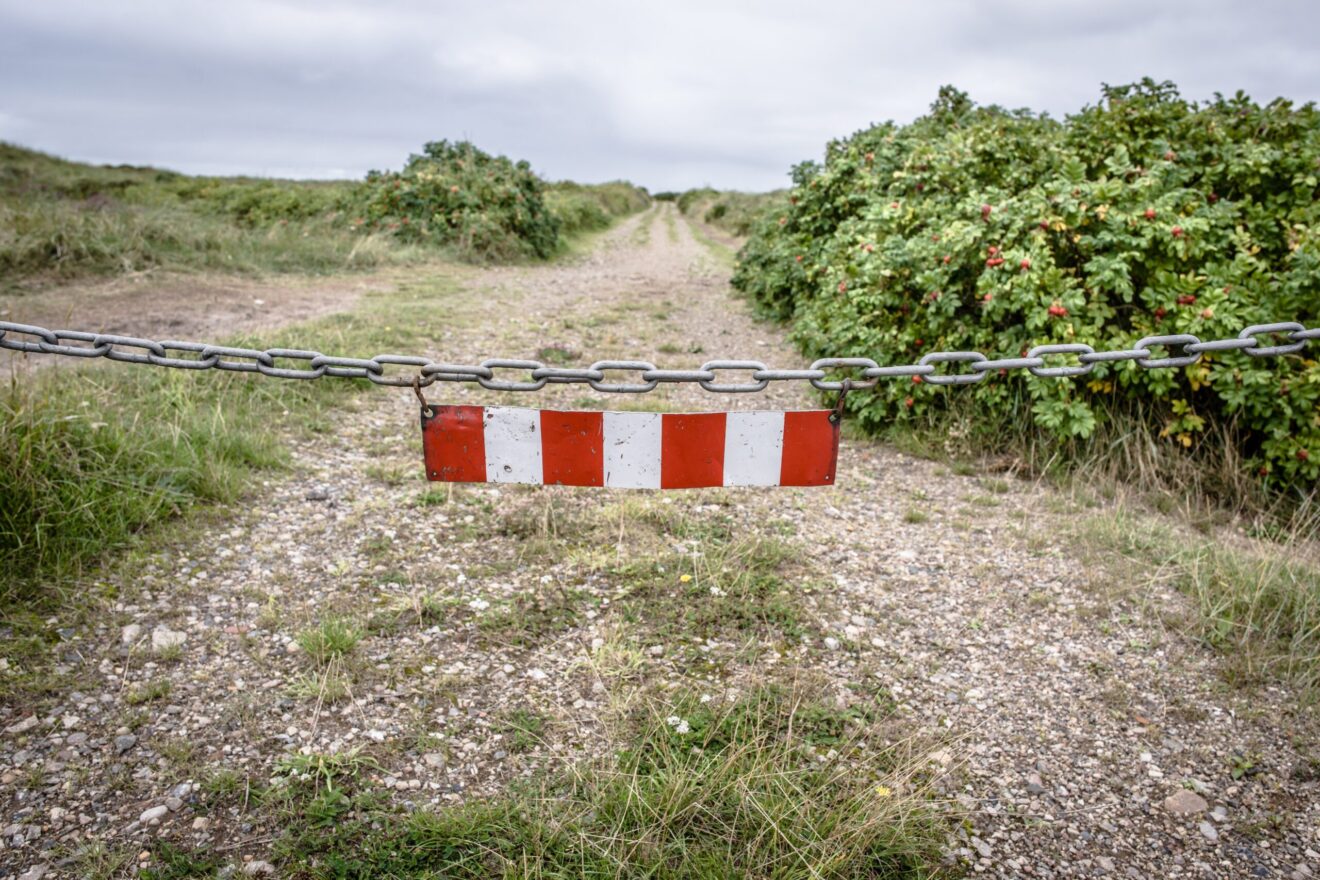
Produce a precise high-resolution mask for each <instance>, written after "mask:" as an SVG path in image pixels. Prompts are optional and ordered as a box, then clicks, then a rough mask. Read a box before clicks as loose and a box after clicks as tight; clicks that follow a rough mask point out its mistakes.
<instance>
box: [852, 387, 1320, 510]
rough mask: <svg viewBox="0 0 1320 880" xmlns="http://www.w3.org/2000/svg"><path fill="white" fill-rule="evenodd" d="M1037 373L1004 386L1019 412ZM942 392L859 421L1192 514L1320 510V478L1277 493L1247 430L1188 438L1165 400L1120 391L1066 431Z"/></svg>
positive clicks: (1224, 428)
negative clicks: (1090, 428)
mask: <svg viewBox="0 0 1320 880" xmlns="http://www.w3.org/2000/svg"><path fill="white" fill-rule="evenodd" d="M1030 381H1031V380H1029V379H1026V378H1025V377H1020V381H1016V382H1010V383H1008V384H1007V385H1006V386H1005V391H1004V393H1005V394H1008V395H1015V396H1016V397H1017V398H1018V399H1017V402H1016V410H1017V411H1018V412H1027V411H1029V410H1030V407H1031V406H1032V402H1033V401H1032V397H1031V394H1030V387H1029V385H1028V383H1029V382H1030ZM944 395H945V397H946V402H945V404H944V405H943V406H942V407H939V408H932V409H930V410H927V411H926V412H925V413H924V414H922V415H919V416H910V417H909V418H907V419H905V420H901V421H884V420H880V419H877V418H874V416H873V414H871V413H869V412H868V411H866V410H865V409H862V408H861V407H860V406H859V407H858V409H861V411H860V412H858V413H857V414H856V416H857V421H858V422H859V423H860V426H861V427H862V428H863V429H865V430H866V431H867V432H869V433H874V434H878V435H879V436H881V437H882V438H884V439H885V440H887V441H889V442H891V443H893V444H895V445H896V446H898V447H899V448H900V449H903V450H904V451H906V452H909V453H912V454H917V455H920V456H923V457H932V456H933V457H944V456H949V457H956V458H982V457H984V458H1000V459H1001V460H1006V461H1007V465H1006V466H1007V467H1008V468H1010V469H1013V470H1016V471H1019V472H1021V473H1026V474H1036V475H1045V476H1048V477H1051V478H1054V479H1058V480H1060V481H1062V482H1065V483H1066V482H1069V481H1072V480H1082V481H1085V482H1086V483H1088V484H1090V485H1092V486H1095V485H1102V484H1103V485H1111V486H1115V487H1116V486H1119V485H1126V486H1130V487H1139V488H1140V491H1141V492H1142V493H1144V494H1145V495H1146V496H1147V497H1148V498H1149V499H1151V502H1152V504H1154V505H1156V506H1158V507H1159V508H1160V509H1161V510H1163V511H1168V510H1171V509H1174V508H1177V509H1179V510H1181V511H1182V512H1183V513H1184V514H1186V515H1187V516H1188V517H1189V518H1191V519H1204V518H1206V517H1215V516H1242V517H1246V518H1247V519H1249V520H1250V521H1252V523H1253V524H1254V525H1255V526H1256V527H1257V528H1266V527H1269V528H1275V529H1280V528H1281V529H1283V530H1284V531H1290V530H1292V529H1293V528H1294V524H1295V523H1296V522H1304V521H1305V520H1306V519H1307V518H1308V517H1310V516H1312V515H1313V514H1314V512H1315V510H1316V501H1317V500H1318V499H1320V496H1317V487H1316V486H1314V485H1305V484H1298V485H1295V486H1293V487H1291V488H1290V489H1289V490H1287V491H1284V492H1276V491H1270V490H1267V489H1266V488H1265V487H1264V486H1263V485H1262V484H1261V483H1260V481H1259V480H1256V479H1254V478H1253V477H1252V475H1251V474H1250V473H1248V472H1246V471H1245V468H1244V467H1243V465H1242V460H1241V457H1240V455H1239V454H1238V453H1237V452H1236V450H1240V449H1242V448H1243V446H1244V445H1245V441H1244V439H1243V437H1242V436H1241V434H1242V433H1244V432H1241V426H1239V425H1237V424H1235V423H1232V422H1228V423H1220V424H1216V425H1213V426H1210V427H1209V428H1207V430H1206V431H1204V432H1203V433H1202V434H1200V435H1198V436H1197V437H1196V438H1195V440H1194V441H1193V443H1192V445H1191V446H1190V447H1184V446H1182V445H1180V444H1177V442H1176V441H1175V440H1174V439H1172V438H1168V437H1162V436H1160V433H1159V431H1158V430H1157V429H1155V428H1153V427H1152V425H1156V424H1159V423H1160V422H1161V420H1162V418H1163V411H1162V410H1161V409H1159V408H1158V407H1157V406H1155V405H1153V404H1151V403H1149V402H1145V401H1142V400H1137V399H1131V400H1126V401H1118V400H1114V401H1110V402H1108V403H1102V404H1098V405H1097V406H1096V407H1095V412H1096V416H1097V420H1098V424H1097V427H1096V430H1095V433H1094V434H1093V435H1092V436H1090V437H1087V438H1070V439H1061V438H1059V437H1057V436H1055V435H1053V434H1051V433H1049V432H1047V431H1045V430H1043V429H1041V428H1040V427H1039V426H1037V425H1035V424H1033V423H1032V422H1031V420H1030V419H1026V418H1017V419H1007V418H995V417H994V416H993V414H991V415H987V414H986V413H985V411H984V410H983V409H980V408H978V407H977V405H976V404H975V402H974V401H973V400H972V399H971V397H970V396H969V395H966V394H963V393H961V392H960V391H959V390H958V389H957V388H950V389H946V390H945V391H944ZM848 402H849V404H863V403H864V401H863V400H857V401H853V400H850V401H848ZM850 408H852V407H851V406H850ZM845 424H847V423H845Z"/></svg>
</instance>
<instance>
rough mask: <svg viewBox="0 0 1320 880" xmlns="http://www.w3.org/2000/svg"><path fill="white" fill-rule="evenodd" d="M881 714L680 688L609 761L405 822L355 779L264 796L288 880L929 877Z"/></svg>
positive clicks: (931, 818) (907, 770)
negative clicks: (707, 697)
mask: <svg viewBox="0 0 1320 880" xmlns="http://www.w3.org/2000/svg"><path fill="white" fill-rule="evenodd" d="M886 711H887V710H886V708H885V707H884V706H883V705H882V704H880V703H874V702H873V703H869V704H865V703H864V704H861V705H857V706H853V707H849V708H840V707H839V706H838V705H836V704H835V703H834V701H833V700H832V699H828V698H825V697H824V696H823V695H822V694H819V693H812V692H810V690H808V689H807V688H805V687H802V686H777V685H767V686H762V687H759V688H754V689H752V691H751V692H750V693H749V694H748V695H747V696H745V697H743V698H742V699H740V700H738V701H737V702H733V703H725V704H720V705H719V707H718V708H711V707H710V705H708V704H703V703H701V702H699V700H698V699H697V698H696V697H695V696H694V695H688V696H682V697H680V698H679V699H678V700H677V701H676V702H672V703H669V704H667V705H665V704H660V703H654V704H652V705H651V706H649V707H648V708H647V709H645V710H643V711H642V712H640V713H639V714H638V716H637V717H635V718H633V719H631V720H630V721H628V722H626V723H625V724H624V725H623V727H624V730H623V731H622V733H621V735H620V737H619V739H620V742H619V749H618V751H617V753H616V754H614V755H612V756H610V757H607V758H603V759H601V760H599V761H594V762H590V763H587V764H584V765H579V766H577V767H573V768H570V769H569V770H567V771H565V772H563V773H561V774H559V775H557V776H554V777H551V778H546V779H543V780H540V781H539V782H536V783H531V784H523V785H521V786H515V787H514V789H513V790H512V791H510V792H508V793H506V794H504V795H501V796H498V797H495V798H493V799H489V800H473V801H469V802H468V803H466V804H464V805H461V806H454V807H447V808H439V809H433V810H431V809H423V810H413V811H410V812H408V813H407V814H401V813H400V812H399V811H397V810H395V809H393V808H390V807H388V806H385V805H384V804H383V803H382V802H381V801H380V800H379V799H376V798H375V797H374V795H373V792H372V791H371V790H370V789H369V788H366V787H365V786H363V785H362V784H361V783H360V781H359V780H358V779H357V778H356V776H355V775H354V774H352V773H351V772H350V773H347V774H343V775H340V776H337V777H336V778H334V779H325V780H323V779H314V780H313V782H312V783H311V784H309V783H308V782H307V781H295V782H294V783H293V784H292V785H290V786H285V787H284V788H283V789H282V790H281V791H280V793H279V794H276V795H275V796H273V797H267V798H265V801H266V803H267V804H268V805H270V807H271V809H272V811H273V812H274V813H275V814H276V816H277V817H278V819H277V821H278V824H279V826H280V828H281V829H282V832H283V837H282V838H281V839H280V840H279V842H278V843H277V845H276V849H275V851H276V854H277V860H278V861H279V862H280V863H281V866H282V868H283V870H285V871H286V872H287V874H288V876H295V877H315V878H319V877H337V878H366V877H423V876H425V877H447V878H453V880H462V878H472V880H477V878H487V877H504V878H548V877H592V878H601V880H604V878H644V877H648V878H694V880H702V878H711V880H714V878H729V877H775V878H780V880H797V878H802V880H808V878H811V880H816V878H823V877H829V878H858V880H861V878H868V880H887V878H888V880H893V878H921V877H929V876H933V875H935V874H936V873H938V871H937V866H938V864H939V861H940V848H941V844H942V843H943V842H944V840H945V835H946V834H947V831H948V828H947V827H946V826H945V825H944V824H943V822H942V821H941V820H940V819H939V818H938V817H937V815H936V813H935V811H934V810H933V809H932V808H931V807H930V806H928V805H927V803H926V800H927V798H928V797H929V792H928V790H927V786H926V784H925V783H924V782H923V781H922V779H921V777H920V775H919V769H918V765H917V764H916V763H915V762H911V761H910V760H909V759H908V756H907V755H906V754H905V752H904V748H903V747H902V746H893V745H886V744H885V743H886V742H887V738H886V735H885V729H884V721H885V716H886ZM305 779H306V776H305V775H304V776H303V777H300V780H305ZM327 812H330V813H332V814H333V815H332V816H330V817H329V818H330V821H326V819H327V816H326V813H327Z"/></svg>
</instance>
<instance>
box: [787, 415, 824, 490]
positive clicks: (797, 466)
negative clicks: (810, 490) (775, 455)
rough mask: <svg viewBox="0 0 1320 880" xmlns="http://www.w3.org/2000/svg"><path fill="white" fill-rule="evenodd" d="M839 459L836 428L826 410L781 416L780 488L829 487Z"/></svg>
mask: <svg viewBox="0 0 1320 880" xmlns="http://www.w3.org/2000/svg"><path fill="white" fill-rule="evenodd" d="M838 458H839V426H838V424H837V423H835V422H831V421H830V412H829V411H828V410H818V411H813V412H786V413H784V457H783V459H782V460H781V462H780V465H779V485H781V486H831V485H833V484H834V467H835V464H836V463H837V461H838Z"/></svg>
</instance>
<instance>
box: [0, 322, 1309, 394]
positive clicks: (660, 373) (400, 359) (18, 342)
mask: <svg viewBox="0 0 1320 880" xmlns="http://www.w3.org/2000/svg"><path fill="white" fill-rule="evenodd" d="M1268 336H1278V337H1283V338H1284V339H1286V340H1288V341H1287V342H1286V343H1281V344H1275V345H1264V344H1262V339H1263V338H1264V337H1268ZM21 337H32V338H30V339H24V338H21ZM1317 340H1320V328H1314V327H1313V328H1311V329H1307V328H1306V327H1304V326H1302V325H1301V324H1299V323H1297V322H1296V321H1284V322H1279V323H1274V324H1254V325H1252V326H1250V327H1247V328H1245V329H1243V331H1242V332H1241V333H1239V334H1238V335H1237V336H1236V337H1233V338H1231V339H1214V340H1209V341H1202V340H1201V339H1200V338H1199V337H1197V336H1193V335H1192V334H1190V333H1178V334H1173V335H1168V336H1147V337H1145V338H1144V339H1140V340H1138V341H1137V342H1136V343H1135V345H1134V347H1132V348H1125V349H1118V350H1114V351H1096V350H1095V349H1094V348H1092V347H1091V346H1089V345H1086V344H1083V343H1067V344H1057V345H1055V344H1051V345H1038V346H1036V347H1035V348H1032V349H1031V350H1030V351H1028V352H1027V354H1026V356H1025V357H1017V358H1001V359H999V360H991V359H990V358H988V357H986V356H985V355H984V354H981V353H980V352H979V351H939V352H931V353H930V354H927V355H926V356H924V357H923V358H921V360H920V361H918V362H917V363H915V364H895V365H892V366H881V365H880V364H878V363H876V362H875V361H873V360H871V359H870V358H861V357H838V358H822V359H820V360H818V361H816V362H815V363H813V364H812V365H811V367H810V369H806V370H776V369H773V368H771V367H767V366H766V365H765V364H763V363H761V362H760V361H734V360H722V361H707V362H706V363H704V364H702V365H701V368H700V369H697V370H662V369H659V368H658V367H656V365H655V364H652V363H650V362H648V361H597V362H596V363H594V364H592V365H591V366H590V367H588V368H586V369H580V368H567V367H549V366H546V365H545V364H543V363H541V362H540V361H534V360H516V359H509V358H490V359H488V360H484V361H482V362H481V363H480V364H478V365H471V364H446V363H439V362H436V361H432V360H429V359H427V358H424V357H419V356H415V355H402V354H379V355H376V356H375V357H373V358H348V357H334V356H332V355H326V354H321V353H320V352H318V351H303V350H299V349H290V348H269V349H266V350H264V351H261V350H258V349H251V348H230V347H228V346H223V345H207V344H203V343H200V342H179V341H176V340H163V341H160V342H157V341H155V340H152V339H139V338H138V337H136V336H116V335H113V334H106V333H86V332H83V331H80V330H47V329H46V328H45V327H36V326H34V325H31V324H15V323H11V322H9V321H0V348H4V349H9V350H10V351H21V352H25V353H36V354H57V355H64V356H65V357H74V358H83V359H87V358H106V359H108V360H112V361H123V362H124V363H130V364H146V365H148V366H157V367H171V368H174V369H181V370H222V371H226V372H236V373H259V374H261V375H263V376H270V377H272V378H276V379H298V380H306V379H320V378H322V377H323V376H335V377H339V378H346V379H367V380H369V381H371V382H374V383H375V384H377V385H387V386H391V387H397V388H404V387H418V388H421V387H426V386H429V385H432V384H434V383H436V382H476V383H477V384H479V385H480V386H481V387H482V388H486V389H488V390H491V391H540V390H541V389H542V388H544V387H545V386H546V385H547V384H555V385H561V384H583V385H589V386H590V387H591V388H592V390H593V391H600V392H602V393H606V394H645V393H647V392H648V391H654V390H655V389H656V388H658V387H659V386H660V385H662V384H671V383H676V382H677V383H694V384H697V385H700V386H701V387H702V388H703V389H705V390H706V391H713V392H716V393H723V394H750V393H755V392H757V391H764V390H765V389H766V388H767V387H769V385H770V383H771V382H810V383H811V385H812V387H813V388H816V389H818V390H820V391H843V390H844V389H845V388H849V389H854V390H860V389H864V388H871V387H873V386H874V385H875V384H876V383H877V382H879V381H880V380H881V379H892V378H909V377H913V378H920V379H921V381H924V382H929V383H931V384H932V385H972V384H975V383H977V382H980V381H981V380H982V379H984V378H985V377H986V375H987V374H988V373H990V372H994V371H998V372H1000V373H1007V372H1008V371H1009V370H1026V371H1028V372H1030V373H1031V374H1032V375H1033V376H1038V377H1043V378H1063V377H1071V376H1084V375H1086V374H1087V373H1089V372H1091V370H1093V369H1094V368H1095V365H1096V364H1102V363H1118V362H1122V361H1136V364H1137V366H1138V367H1141V368H1143V369H1147V370H1163V369H1169V368H1173V367H1185V366H1189V365H1191V364H1194V363H1196V362H1197V361H1199V360H1200V359H1201V358H1202V356H1204V355H1205V354H1207V353H1212V352H1225V351H1242V352H1245V353H1246V354H1247V355H1249V356H1251V357H1280V356H1284V355H1291V354H1297V353H1299V352H1301V351H1302V350H1303V349H1305V348H1306V346H1307V345H1308V344H1309V343H1311V342H1312V341H1317ZM70 343H78V344H70ZM134 349H136V350H134ZM1155 349H1163V350H1164V352H1165V356H1164V357H1156V356H1155V355H1156V353H1157V352H1156V351H1155ZM1180 349H1181V353H1178V352H1179V350H1180ZM182 355H190V356H182ZM1050 355H1076V356H1077V363H1076V365H1064V366H1046V357H1048V356H1050ZM280 360H283V361H294V362H302V363H304V364H306V367H305V368H299V367H284V366H278V365H277V364H276V361H280ZM946 364H947V365H950V367H949V371H947V372H940V366H941V365H946ZM958 364H965V365H966V370H965V371H964V372H957V371H956V370H957V365H958ZM387 367H405V368H412V369H414V370H416V372H415V373H411V372H398V371H396V372H394V373H392V374H387V373H386V368H387ZM497 370H500V371H513V374H514V375H515V376H516V375H517V374H519V373H521V374H525V375H526V376H527V377H528V378H529V379H530V381H527V380H524V379H517V378H499V377H497V375H496V371H497ZM607 372H613V373H625V374H627V373H634V374H638V378H639V379H640V381H634V382H627V381H618V382H609V381H606V375H605V374H606V373H607ZM720 372H726V373H729V372H731V373H744V374H749V375H747V376H746V378H747V381H742V382H738V381H723V382H722V381H720V380H719V375H718V374H719V373H720ZM831 375H839V376H842V377H843V378H840V379H830V378H828V377H829V376H831ZM733 378H737V377H736V376H735V377H733Z"/></svg>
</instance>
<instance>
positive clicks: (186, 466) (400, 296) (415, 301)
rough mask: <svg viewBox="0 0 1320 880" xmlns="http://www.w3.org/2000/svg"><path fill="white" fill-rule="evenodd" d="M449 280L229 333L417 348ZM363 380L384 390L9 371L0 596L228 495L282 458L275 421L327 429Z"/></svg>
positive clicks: (339, 348)
mask: <svg viewBox="0 0 1320 880" xmlns="http://www.w3.org/2000/svg"><path fill="white" fill-rule="evenodd" d="M453 290H454V285H453V282H452V281H451V280H449V279H448V278H446V277H443V276H440V277H430V278H424V279H420V280H418V281H416V282H414V283H412V284H410V285H404V286H402V287H401V288H400V289H399V290H397V291H395V292H391V293H376V294H368V295H367V296H366V298H365V299H364V300H363V303H362V304H361V305H360V306H359V308H358V310H357V311H355V312H354V313H352V314H341V315H334V316H330V317H327V318H323V319H319V320H317V321H313V322H309V323H307V324H303V325H301V326H297V327H293V328H289V329H288V330H284V331H280V332H277V333H272V334H269V335H266V336H263V337H260V338H257V337H244V338H237V339H231V340H229V342H230V343H232V344H236V345H239V346H248V347H251V346H256V347H260V348H265V347H268V346H288V347H293V348H313V349H316V350H319V351H325V352H327V353H336V354H348V355H356V356H369V355H371V354H374V353H377V352H380V351H387V350H407V349H410V348H421V347H423V346H424V345H425V343H426V339H425V337H424V336H423V330H422V329H421V328H424V327H426V326H428V321H429V320H430V318H431V317H433V315H434V310H435V309H436V308H437V307H439V306H441V305H443V306H444V307H446V308H451V309H452V308H456V306H455V305H454V303H453V302H452V298H451V297H450V294H451V293H452V291H453ZM281 365H285V364H284V363H283V362H281ZM363 390H370V391H371V392H372V393H385V392H382V391H381V389H379V388H376V387H375V386H372V385H371V384H370V383H367V382H364V381H360V380H343V379H321V380H319V381H315V382H294V381H278V380H271V379H265V378H262V377H255V376H247V375H239V374H232V373H219V372H216V371H206V372H197V371H188V370H165V369H155V368H144V367H137V366H129V365H121V364H104V363H101V364H95V365H88V366H83V367H80V368H75V369H67V370H59V371H58V372H57V371H54V370H47V371H41V372H38V373H31V374H27V375H23V376H21V377H18V378H16V379H15V381H14V382H13V383H11V385H10V387H9V388H8V389H6V390H4V391H3V392H0V497H4V499H5V503H4V504H3V505H0V608H2V607H6V606H7V605H8V603H9V600H12V599H16V598H23V597H25V596H26V597H27V598H31V597H33V596H34V595H35V594H36V593H39V592H41V591H43V590H44V589H46V588H47V587H50V586H52V585H54V586H56V587H58V588H63V586H65V585H67V584H68V583H69V582H70V581H71V580H73V579H76V578H78V577H80V576H82V575H84V574H86V573H87V571H88V570H89V569H90V567H91V566H93V565H95V564H96V563H97V561H98V560H100V559H102V558H104V556H105V554H106V553H107V552H112V551H116V550H120V549H123V548H124V547H126V546H129V545H131V544H132V543H134V542H135V541H136V540H137V539H138V538H139V537H140V535H141V534H142V533H143V530H144V529H147V528H148V527H149V526H151V525H153V524H156V523H159V522H161V521H162V520H168V519H170V518H172V517H175V516H176V515H178V514H180V513H182V512H184V511H186V510H189V509H191V508H195V507H197V506H198V505H202V504H206V505H215V504H225V503H230V502H233V501H235V500H236V499H238V498H239V497H241V496H242V494H243V492H244V491H245V490H246V489H247V488H248V486H249V485H250V484H251V481H252V479H253V478H254V477H255V476H256V475H257V474H259V473H262V472H267V471H270V470H272V469H277V468H280V467H283V466H284V465H285V463H286V462H287V451H286V447H285V442H286V440H285V438H284V437H282V436H281V432H280V430H278V429H279V428H281V427H282V428H283V429H284V434H285V436H287V435H288V434H290V433H293V434H296V433H299V432H319V431H325V430H328V429H329V427H330V422H329V416H328V415H327V413H328V412H330V411H331V410H332V409H333V408H335V407H336V406H340V405H343V403H344V402H345V401H347V400H348V399H349V398H350V397H351V396H352V395H353V394H355V393H358V392H360V391H363ZM272 428H275V429H276V430H272Z"/></svg>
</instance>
